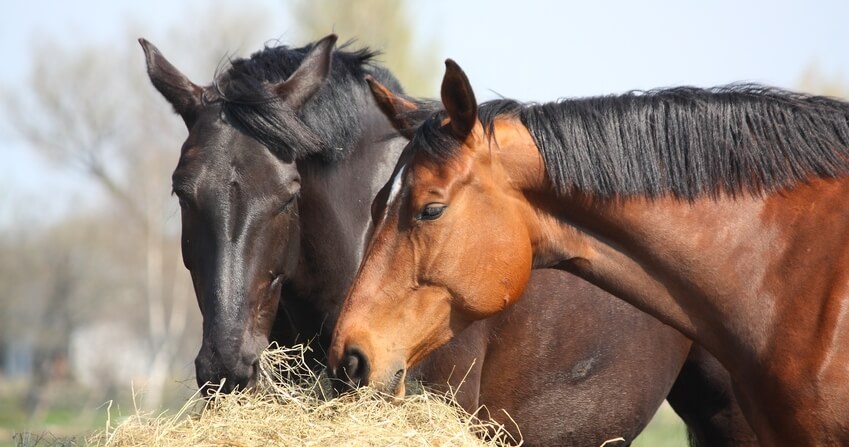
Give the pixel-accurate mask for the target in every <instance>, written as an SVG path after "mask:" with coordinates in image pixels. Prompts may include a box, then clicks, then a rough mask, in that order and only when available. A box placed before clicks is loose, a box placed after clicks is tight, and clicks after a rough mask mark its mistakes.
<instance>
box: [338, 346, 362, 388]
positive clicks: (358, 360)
mask: <svg viewBox="0 0 849 447" xmlns="http://www.w3.org/2000/svg"><path fill="white" fill-rule="evenodd" d="M368 372H369V365H368V360H367V359H366V356H365V354H363V352H362V351H360V350H359V349H358V348H355V347H351V348H348V349H347V350H346V351H345V359H344V360H343V362H342V371H341V374H340V376H341V377H340V378H342V379H347V380H348V381H349V382H351V383H352V384H353V385H354V386H361V385H363V386H364V385H367V383H366V381H367V379H368Z"/></svg>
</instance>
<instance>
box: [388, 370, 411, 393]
mask: <svg viewBox="0 0 849 447" xmlns="http://www.w3.org/2000/svg"><path fill="white" fill-rule="evenodd" d="M406 377H407V370H406V368H405V369H399V370H398V371H396V372H395V375H394V376H393V377H392V380H391V381H390V382H389V384H388V386H387V387H386V389H387V390H388V391H389V394H391V395H392V396H393V397H395V398H396V399H400V398H403V397H404V393H405V391H406V387H405V386H404V379H405V378H406Z"/></svg>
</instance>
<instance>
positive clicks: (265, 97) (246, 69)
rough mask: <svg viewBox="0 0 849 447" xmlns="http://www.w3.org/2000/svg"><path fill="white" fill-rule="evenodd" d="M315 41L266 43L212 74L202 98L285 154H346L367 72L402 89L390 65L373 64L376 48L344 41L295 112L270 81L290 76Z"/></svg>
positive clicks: (357, 127)
mask: <svg viewBox="0 0 849 447" xmlns="http://www.w3.org/2000/svg"><path fill="white" fill-rule="evenodd" d="M313 45H314V43H311V44H309V45H307V46H304V47H302V48H290V47H288V46H285V45H281V46H273V47H266V48H264V49H262V50H260V51H258V52H256V53H254V54H253V55H251V57H250V58H248V59H236V60H233V61H231V62H230V66H229V68H227V69H226V70H225V71H223V72H219V73H217V74H216V76H215V80H214V81H213V88H210V89H207V90H206V92H205V95H204V98H205V101H207V102H220V103H221V105H222V110H223V113H224V116H225V118H226V119H227V120H228V121H229V122H230V123H231V124H232V125H234V126H237V127H238V128H239V129H240V130H241V131H243V132H245V133H246V134H247V135H249V136H251V137H252V138H254V139H256V140H257V141H259V142H260V143H262V144H263V145H265V146H266V147H268V148H269V149H270V150H271V151H273V152H274V153H276V154H277V155H278V156H280V157H281V158H283V159H286V160H298V159H303V158H307V157H319V158H321V159H324V160H327V161H333V160H336V159H340V158H343V157H345V155H347V152H348V149H349V148H350V145H351V143H353V142H355V141H357V139H358V138H359V133H360V131H361V129H362V128H363V127H364V125H363V124H361V123H360V119H361V117H362V116H363V114H364V110H365V108H366V107H367V104H368V100H369V98H370V97H371V93H370V91H369V88H368V85H367V84H366V83H365V80H364V78H365V75H367V74H369V75H371V76H373V77H375V78H376V79H378V80H379V81H380V82H381V83H382V84H384V85H386V86H387V87H388V88H389V89H391V90H393V91H394V92H398V93H399V94H400V93H402V89H401V86H400V84H399V83H398V81H397V80H396V79H395V78H394V77H393V76H392V74H390V73H389V71H388V70H386V69H385V68H383V67H380V66H377V65H375V64H374V58H375V57H376V56H377V55H378V53H377V52H376V51H372V50H370V49H368V48H362V49H360V50H356V51H344V50H343V49H344V48H345V47H346V46H348V44H346V45H344V46H343V47H342V48H340V49H338V50H335V51H334V52H333V61H332V63H331V70H330V74H329V75H328V79H327V82H325V83H324V85H322V86H321V88H320V89H319V90H318V92H316V94H315V95H314V96H313V97H311V98H310V99H309V100H308V101H307V102H306V103H305V104H304V105H303V107H301V110H299V111H297V112H294V111H293V110H291V108H290V107H289V106H288V105H287V104H286V103H285V102H284V101H283V100H282V99H281V98H280V97H278V96H277V95H274V94H272V93H271V92H270V91H269V90H268V86H269V85H270V84H274V83H277V82H280V81H283V80H286V79H287V78H288V77H289V76H291V74H292V73H293V72H294V71H295V70H296V69H297V68H298V66H300V64H301V61H302V60H303V59H304V57H305V56H306V55H307V53H309V51H310V50H311V49H312V47H313Z"/></svg>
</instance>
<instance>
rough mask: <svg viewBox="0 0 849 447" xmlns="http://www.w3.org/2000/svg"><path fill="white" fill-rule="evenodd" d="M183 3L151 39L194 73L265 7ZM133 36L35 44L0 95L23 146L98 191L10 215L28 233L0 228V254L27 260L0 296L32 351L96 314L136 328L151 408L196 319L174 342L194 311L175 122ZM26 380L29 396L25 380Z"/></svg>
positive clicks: (245, 43) (259, 25)
mask: <svg viewBox="0 0 849 447" xmlns="http://www.w3.org/2000/svg"><path fill="white" fill-rule="evenodd" d="M193 15H195V16H196V17H194V18H193V21H197V22H198V23H203V25H204V26H203V27H196V26H188V27H186V26H182V27H179V28H176V29H174V30H172V31H170V32H168V33H166V37H165V38H161V40H160V45H161V48H162V49H163V51H165V53H166V54H168V55H169V58H171V60H172V61H174V63H175V64H177V65H178V66H179V67H181V69H183V70H184V71H185V72H186V73H187V74H189V76H193V77H195V80H196V82H197V83H198V84H203V83H206V82H207V81H208V80H209V79H211V78H212V74H213V73H214V71H215V69H216V68H217V67H218V66H219V65H221V63H222V62H223V61H226V56H227V55H228V54H232V53H229V52H231V51H233V50H234V49H237V48H240V47H241V48H245V49H247V50H253V49H256V48H258V47H259V46H260V45H261V44H262V42H263V41H264V39H265V38H266V36H267V35H268V34H267V33H268V32H267V29H268V26H267V25H268V23H267V20H265V17H267V14H265V13H264V12H263V11H261V10H258V9H256V8H254V9H253V10H251V11H245V10H244V9H236V7H235V6H231V7H229V8H227V7H216V8H210V9H209V10H208V12H207V13H205V14H201V15H200V17H197V14H196V13H194V12H193ZM136 28H138V27H136V26H132V25H131V26H128V29H130V30H133V29H136ZM138 37H139V35H138V33H137V32H131V33H130V34H129V35H128V36H126V38H125V39H122V40H121V41H120V42H117V43H113V44H108V45H88V46H75V47H72V46H68V45H67V44H59V43H57V42H56V41H40V42H38V43H36V44H35V45H34V47H33V51H32V60H33V62H32V66H31V67H30V77H29V80H30V83H29V85H28V86H26V88H23V89H16V90H14V91H6V92H5V94H4V96H3V99H2V106H3V109H4V111H5V112H6V116H7V119H8V122H9V123H10V124H11V125H12V127H13V128H14V130H15V131H16V133H17V134H18V135H19V136H20V137H21V138H22V139H23V140H24V142H25V143H26V144H27V146H29V147H30V148H31V149H32V150H34V151H36V152H37V153H39V154H41V155H43V156H45V157H46V158H47V159H48V160H50V161H51V162H53V163H55V164H56V165H57V166H59V167H61V168H63V169H69V170H74V171H76V172H78V173H81V174H83V176H84V177H85V178H86V179H87V180H88V181H89V182H91V183H92V184H93V185H96V186H97V187H99V188H101V190H102V191H104V192H105V196H106V197H107V201H108V202H107V203H106V204H104V206H105V208H104V209H102V210H95V211H92V210H79V211H78V213H77V214H76V215H73V216H69V217H68V218H67V219H65V220H64V221H62V222H59V223H58V224H57V225H56V226H55V227H54V228H51V229H47V230H46V231H44V232H40V233H35V232H32V230H33V229H26V230H29V231H28V232H27V231H23V230H24V229H22V232H26V233H27V234H31V237H29V238H28V240H30V243H31V244H32V245H34V246H35V247H32V246H31V247H26V246H23V245H22V244H20V243H19V241H15V240H6V241H4V242H5V243H6V244H9V245H10V248H14V250H10V251H4V253H2V255H0V256H2V257H3V258H4V259H3V261H2V262H3V263H4V264H5V263H11V264H15V263H16V261H14V260H11V259H9V258H8V257H9V256H15V255H16V254H17V255H20V254H21V253H24V254H26V255H28V256H27V258H26V259H27V260H28V262H30V270H29V271H27V270H25V269H15V270H17V271H20V272H21V273H24V272H27V273H28V274H25V275H23V276H21V277H11V276H12V275H11V274H9V275H8V276H9V277H8V278H3V280H4V281H10V282H16V283H17V284H18V290H17V291H16V292H13V293H14V294H15V296H12V295H7V294H5V293H4V295H3V297H2V299H3V300H4V301H7V300H9V298H11V300H12V301H18V302H20V303H26V305H20V306H17V307H15V308H14V309H18V311H19V312H21V313H19V314H17V315H18V316H20V315H24V314H26V313H27V312H29V313H31V314H33V315H32V317H33V319H36V320H38V321H37V322H36V323H35V324H34V325H33V326H31V327H29V328H27V327H24V328H22V330H24V331H28V332H29V333H30V334H31V335H32V336H33V337H35V340H34V344H35V345H36V346H38V347H39V348H38V349H39V350H40V352H44V353H49V352H52V351H51V350H55V349H59V350H60V351H61V352H67V343H68V339H69V335H70V334H69V332H71V331H73V330H74V329H75V328H79V327H81V326H82V325H85V324H87V323H91V322H93V321H95V320H99V319H100V320H102V319H113V321H116V322H119V324H123V325H126V326H128V327H133V328H136V329H138V330H139V333H140V334H142V336H143V337H144V339H145V340H146V341H147V345H148V346H149V354H150V363H149V369H148V371H147V374H146V376H147V377H146V385H145V390H144V391H145V392H144V399H143V401H142V403H143V406H144V407H145V408H149V409H155V408H158V407H160V403H161V402H162V398H163V390H164V387H165V384H166V382H167V381H168V379H169V378H170V375H171V371H172V368H173V367H174V366H175V365H181V366H182V365H187V364H188V365H190V364H191V359H192V358H193V357H194V352H195V351H196V349H197V347H198V345H199V343H198V342H197V340H198V339H197V337H198V335H199V333H200V324H199V322H198V323H196V324H193V325H191V328H190V329H189V333H190V334H193V340H194V343H192V345H193V346H191V347H190V348H189V349H188V350H187V349H186V347H185V346H184V343H183V338H184V336H185V335H186V334H187V326H188V323H187V319H188V318H189V315H194V316H195V319H194V320H195V321H197V318H196V317H199V315H198V314H199V312H197V310H195V311H193V312H190V309H192V308H195V309H196V308H197V306H196V305H195V304H194V298H193V294H192V289H191V285H190V281H189V275H188V274H187V272H186V271H185V268H184V267H183V265H182V262H181V260H180V258H179V213H178V212H177V205H176V201H175V200H173V199H172V198H170V197H169V194H170V189H171V181H170V173H171V171H172V170H173V168H174V166H176V162H177V158H178V156H179V148H180V145H181V144H182V142H183V140H184V139H185V134H186V130H185V127H184V126H183V124H182V121H181V120H180V119H179V118H178V117H177V116H175V115H173V114H172V113H171V111H170V107H169V106H168V105H167V103H166V101H165V100H164V99H163V98H162V97H161V96H160V94H159V93H158V92H156V91H155V90H154V88H153V87H152V86H151V85H150V81H149V80H148V78H147V74H146V72H145V67H144V58H143V55H142V50H141V48H140V47H139V45H138V43H137V42H136V39H137V38H138ZM146 37H155V36H146ZM152 40H154V41H157V40H159V39H156V38H153V39H152ZM63 42H64V41H63ZM165 42H167V43H168V44H167V45H166V44H165ZM91 231H94V232H95V233H94V234H92V233H91ZM51 234H52V236H51ZM96 253H101V254H102V256H101V257H97V256H95V254H96ZM91 259H98V260H99V262H94V263H93V262H89V260H91ZM18 263H20V261H18ZM34 275H35V276H34ZM4 276H6V275H4ZM6 285H7V284H5V283H4V286H6ZM70 316H73V319H71V317H70ZM12 318H14V317H12ZM46 320H50V321H46ZM0 331H2V332H4V334H0V336H5V337H6V338H7V339H8V337H9V336H10V335H9V333H8V332H6V331H4V330H2V328H0ZM0 341H2V340H0ZM116 349H121V348H120V347H116ZM178 352H179V355H178ZM103 355H108V352H104V353H103ZM36 363H37V365H36V366H37V367H40V366H42V365H41V364H40V363H39V362H36ZM41 369H44V368H41ZM103 385H104V386H107V385H108V384H105V383H104V384H103ZM126 385H127V384H119V386H122V387H126ZM33 389H34V392H35V393H36V394H34V395H32V396H31V399H30V401H31V404H32V407H33V408H36V407H38V406H39V404H38V400H39V397H38V395H37V392H38V387H35V388H33Z"/></svg>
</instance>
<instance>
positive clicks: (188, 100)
mask: <svg viewBox="0 0 849 447" xmlns="http://www.w3.org/2000/svg"><path fill="white" fill-rule="evenodd" d="M139 43H140V44H141V46H142V50H144V58H145V62H146V63H147V74H148V76H150V81H151V82H152V83H153V86H154V87H156V89H157V90H159V93H162V96H164V97H165V99H166V100H168V102H169V103H171V106H172V107H174V111H175V112H177V113H178V114H179V115H180V116H181V117H182V118H183V121H185V123H186V127H189V128H191V127H192V125H193V124H194V122H195V121H196V120H197V117H198V114H199V113H200V110H201V107H202V105H201V96H202V95H203V88H201V87H199V86H197V85H195V84H194V83H192V81H189V79H188V78H187V77H186V76H185V75H183V73H180V70H177V68H176V67H174V66H173V65H171V63H170V62H168V60H167V59H165V56H163V55H162V53H160V52H159V49H158V48H156V47H155V46H154V45H153V44H152V43H150V42H148V41H147V40H145V39H144V38H140V39H139Z"/></svg>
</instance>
